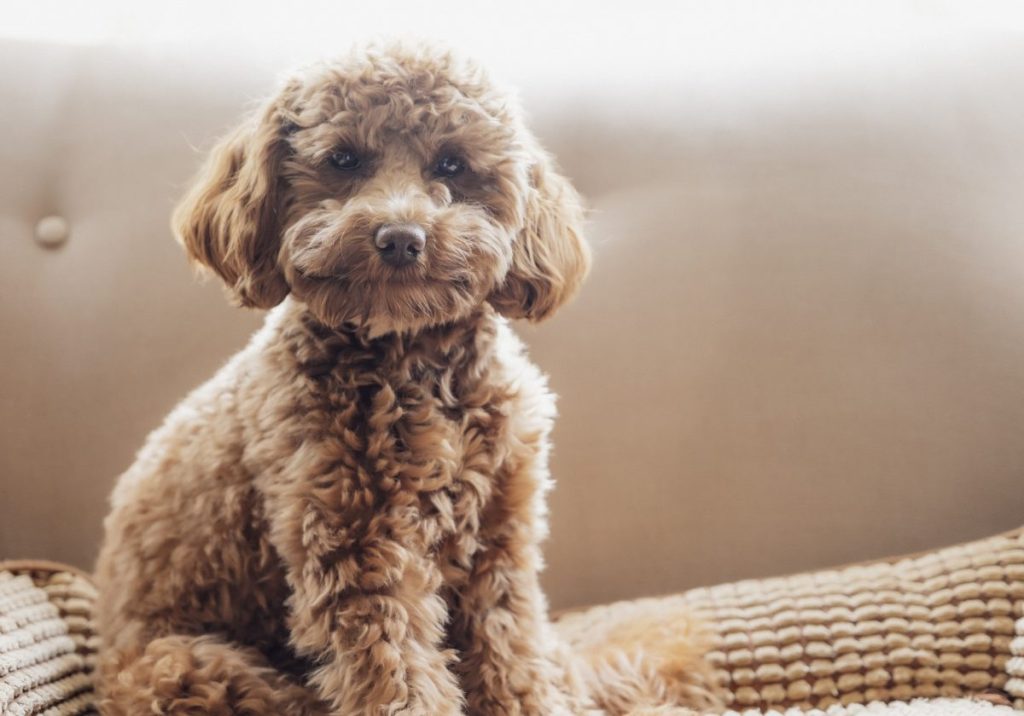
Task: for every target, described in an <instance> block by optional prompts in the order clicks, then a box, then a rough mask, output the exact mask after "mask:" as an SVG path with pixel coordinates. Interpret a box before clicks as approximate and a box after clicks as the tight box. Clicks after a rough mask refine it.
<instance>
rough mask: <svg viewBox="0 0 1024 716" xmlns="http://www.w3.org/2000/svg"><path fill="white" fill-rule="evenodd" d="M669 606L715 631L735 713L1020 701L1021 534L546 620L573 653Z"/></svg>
mask: <svg viewBox="0 0 1024 716" xmlns="http://www.w3.org/2000/svg"><path fill="white" fill-rule="evenodd" d="M681 604H685V605H688V607H689V608H690V609H691V610H692V611H693V612H695V613H696V614H697V615H699V616H700V617H702V618H703V619H704V620H705V621H706V622H707V623H708V624H710V625H711V627H712V629H713V630H714V634H713V637H712V648H711V651H710V653H709V654H708V658H709V660H710V661H711V663H712V664H713V666H714V667H715V669H716V671H717V676H718V680H719V682H720V683H721V685H722V687H723V690H724V692H725V698H726V701H727V704H728V706H729V707H730V708H731V709H734V710H735V711H737V712H741V713H760V712H763V711H770V710H772V709H777V710H779V711H786V710H787V709H789V708H792V707H795V708H798V709H804V710H807V709H812V708H818V709H828V708H829V707H831V706H834V705H839V706H843V705H852V704H866V703H870V702H875V701H880V702H891V701H901V702H907V701H910V700H912V699H915V698H929V699H931V698H936V697H961V696H972V695H978V696H984V697H986V698H991V699H994V700H996V701H1004V702H1007V703H1012V704H1013V705H1014V706H1015V707H1017V708H1024V619H1022V617H1024V530H1018V531H1015V532H1013V533H1009V534H1004V535H1000V536H997V537H993V538H990V539H985V540H981V541H978V542H972V543H969V544H965V545H960V546H957V547H951V548H947V549H942V550H937V551H934V552H929V553H926V554H922V555H917V556H913V557H907V558H901V559H895V560H890V561H883V562H876V563H871V564H863V565H855V566H851V567H846V568H842V569H837V570H831V571H824V572H815V573H811V574H803V575H797V576H792V577H783V578H775V579H764V580H756V581H745V582H738V583H735V584H727V585H722V586H718V587H712V588H708V589H695V590H693V591H690V592H686V593H685V594H682V595H677V596H672V597H663V598H658V599H643V600H638V601H633V602H622V603H619V604H612V605H609V606H604V607H595V608H593V609H590V610H587V611H586V612H581V613H573V614H569V615H566V616H564V617H563V618H562V619H561V620H560V622H559V624H558V627H559V630H560V631H561V632H562V633H563V634H564V635H566V636H567V637H568V638H569V639H570V641H573V642H575V643H576V644H577V645H578V647H579V648H584V649H585V648H586V645H587V644H588V643H594V636H593V635H594V634H595V633H599V632H600V631H601V630H602V629H603V628H605V627H604V625H607V624H609V623H620V624H621V623H622V622H623V621H628V620H630V619H633V618H637V617H642V616H643V615H645V614H646V615H648V620H649V618H650V615H652V614H655V615H656V614H659V613H671V612H672V611H673V606H678V605H681ZM965 707H966V706H965ZM922 708H926V706H922ZM829 713H830V714H831V713H832V711H829ZM871 713H874V712H873V711H872V712H871Z"/></svg>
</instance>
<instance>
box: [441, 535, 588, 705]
mask: <svg viewBox="0 0 1024 716" xmlns="http://www.w3.org/2000/svg"><path fill="white" fill-rule="evenodd" d="M531 532H532V531H531V530H529V529H527V528H526V527H525V526H524V525H518V524H515V523H513V524H508V525H505V526H504V529H502V530H501V531H500V532H498V533H495V534H492V535H490V537H489V539H488V542H489V543H490V544H489V545H488V546H485V547H484V548H483V549H482V550H481V551H480V552H479V553H477V555H476V557H475V559H474V568H473V569H472V571H471V573H470V575H469V579H468V583H467V584H465V585H464V586H463V588H461V589H460V590H459V592H458V594H457V596H456V597H455V599H454V605H455V615H454V618H453V622H452V626H451V630H452V640H453V643H455V644H457V645H458V647H459V651H460V653H459V662H458V666H457V669H458V671H459V675H460V679H461V682H462V685H463V688H464V689H465V691H466V702H467V710H468V712H469V713H470V714H472V716H568V715H570V714H572V715H576V714H581V713H585V712H586V709H585V707H584V703H585V700H584V697H583V695H582V694H581V693H579V692H580V687H579V686H578V685H577V683H576V679H574V678H573V676H572V673H571V667H570V664H569V663H568V660H567V658H565V654H564V653H563V651H562V649H561V648H560V647H559V645H558V643H557V642H556V640H555V637H554V635H553V633H552V629H551V625H550V624H549V622H548V617H547V602H546V600H545V598H544V595H543V592H542V591H541V587H540V584H539V581H538V574H537V571H538V568H539V562H540V556H539V551H538V548H537V546H536V544H535V540H534V539H533V538H532V536H531Z"/></svg>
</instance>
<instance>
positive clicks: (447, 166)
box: [434, 154, 466, 179]
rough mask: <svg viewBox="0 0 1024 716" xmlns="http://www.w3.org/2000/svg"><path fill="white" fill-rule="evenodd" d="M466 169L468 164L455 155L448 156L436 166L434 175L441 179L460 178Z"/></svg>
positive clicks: (441, 159) (438, 161) (442, 158)
mask: <svg viewBox="0 0 1024 716" xmlns="http://www.w3.org/2000/svg"><path fill="white" fill-rule="evenodd" d="M465 169H466V163H465V162H464V161H462V159H460V158H459V157H457V156H455V155H454V154H446V155H444V156H443V157H441V158H440V159H438V160H437V164H435V165H434V174H435V175H437V176H439V177H446V178H449V179H450V178H451V177H455V176H458V175H459V174H461V173H462V172H463V171H465Z"/></svg>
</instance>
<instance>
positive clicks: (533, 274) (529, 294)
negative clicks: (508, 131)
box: [490, 148, 590, 321]
mask: <svg viewBox="0 0 1024 716" xmlns="http://www.w3.org/2000/svg"><path fill="white" fill-rule="evenodd" d="M534 154H535V160H534V163H533V166H532V167H531V168H530V185H529V187H528V188H527V196H526V205H525V210H524V222H523V230H522V231H521V232H520V234H519V236H517V237H516V241H515V244H514V245H513V247H512V266H511V268H510V269H509V272H508V275H507V276H506V277H505V281H504V283H503V284H502V285H501V286H499V287H498V289H497V290H496V291H495V292H494V293H493V294H492V295H491V297H490V301H491V304H492V305H494V307H495V308H497V309H498V311H500V312H501V313H502V314H504V315H506V316H508V317H509V318H526V319H527V320H530V321H540V320H543V319H545V318H547V317H548V316H550V315H551V314H552V313H554V312H555V310H556V309H557V308H558V307H559V306H561V305H562V304H563V303H565V302H566V301H568V300H569V299H570V298H572V296H573V295H574V294H575V293H576V290H577V289H578V288H579V286H580V283H582V282H583V279H584V278H585V277H586V275H587V271H588V270H589V269H590V250H589V249H588V247H587V244H586V242H585V241H584V239H583V207H582V203H581V201H580V197H579V194H577V193H576V190H575V189H574V188H573V186H572V184H570V183H569V180H568V179H566V178H565V177H563V176H562V175H560V174H559V173H558V172H557V171H556V170H555V168H554V166H553V162H552V160H551V157H550V156H548V154H547V153H546V152H544V151H543V150H541V149H539V148H537V149H535V151H534Z"/></svg>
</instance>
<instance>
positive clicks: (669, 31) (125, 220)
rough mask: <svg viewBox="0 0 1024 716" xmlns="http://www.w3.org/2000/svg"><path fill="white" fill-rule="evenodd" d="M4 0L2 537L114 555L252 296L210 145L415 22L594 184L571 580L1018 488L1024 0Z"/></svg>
mask: <svg viewBox="0 0 1024 716" xmlns="http://www.w3.org/2000/svg"><path fill="white" fill-rule="evenodd" d="M3 15H4V16H3V21H2V22H0V287H2V288H0V294H2V297H3V299H2V301H0V558H8V557H37V558H48V559H55V560H62V561H67V562H70V563H72V564H75V565H78V566H80V567H85V568H89V567H91V564H92V560H93V559H94V556H95V553H96V550H97V546H98V540H99V537H100V534H101V522H102V519H103V516H104V514H105V512H106V498H107V495H108V493H109V492H110V490H111V488H112V486H113V483H114V480H115V479H116V477H117V475H118V474H119V473H120V472H121V471H122V470H124V469H125V468H126V467H127V466H128V465H129V464H130V462H131V461H132V458H133V455H134V452H135V451H136V450H137V449H138V447H139V446H140V445H141V443H142V441H143V439H144V437H145V435H146V434H147V433H148V432H149V431H150V430H152V429H153V428H154V427H156V426H157V425H158V424H159V422H160V420H161V419H162V417H163V416H164V415H165V414H166V413H167V412H168V411H169V410H170V409H171V408H172V407H173V406H174V405H175V403H176V402H177V401H178V400H179V399H180V398H181V397H183V396H184V394H185V393H186V392H187V391H188V390H190V389H191V388H192V387H194V386H196V385H198V384H199V383H200V382H202V381H203V380H204V379H206V378H207V377H209V376H210V375H211V374H212V373H213V371H214V370H215V369H216V368H217V367H218V366H219V365H220V364H221V363H223V362H224V361H225V360H226V358H227V357H228V356H229V355H231V354H232V353H233V352H234V351H236V350H237V349H239V348H240V347H241V346H242V345H243V343H244V342H245V340H246V338H247V336H248V335H249V334H250V333H251V332H252V331H253V330H254V329H255V328H256V326H258V325H259V322H260V320H261V316H260V315H259V314H257V313H254V312H247V311H242V310H239V309H233V308H231V307H229V306H228V304H227V302H226V301H225V300H224V298H223V296H222V294H221V291H220V289H219V287H218V286H217V285H215V284H214V283H212V282H211V283H209V284H206V285H200V284H198V283H197V282H196V281H195V280H194V277H193V276H192V274H191V272H190V270H189V268H188V266H187V265H186V262H185V260H184V258H183V256H182V253H181V251H180V250H179V248H178V247H177V246H176V245H175V243H174V241H173V239H172V238H171V236H170V232H169V229H168V216H169V212H170V209H171V207H172V206H173V203H174V201H175V199H176V198H177V197H178V196H179V195H180V194H181V192H182V189H183V187H184V185H185V183H186V182H187V179H188V178H189V176H190V175H191V174H192V173H193V172H194V171H195V169H196V167H197V166H198V163H199V161H200V158H201V156H202V150H203V149H205V148H207V147H208V146H209V145H210V143H211V142H212V141H213V140H214V138H216V137H217V136H218V135H219V134H221V133H223V132H224V131H225V130H226V129H228V128H229V127H231V126H232V125H233V124H234V123H235V122H236V121H237V120H238V118H239V117H240V116H241V115H242V114H243V112H244V111H245V109H246V108H247V107H250V106H252V104H253V102H254V101H256V100H258V99H259V98H260V97H262V96H264V95H266V94H268V93H270V92H271V91H272V90H273V88H274V86H275V84H276V80H277V77H278V76H279V75H280V74H281V73H282V71H284V70H287V69H288V68H290V67H293V66H295V65H299V64H302V63H304V62H308V61H311V60H315V59H318V58H321V57H324V56H329V55H332V54H337V53H339V52H342V51H344V50H345V49H346V48H348V47H349V46H350V45H351V44H352V43H354V42H359V41H365V40H368V39H373V38H381V37H392V36H396V35H397V36H410V35H412V36H418V37H426V38H432V39H436V40H440V41H443V42H446V43H448V44H450V45H452V46H454V47H456V48H458V49H460V50H462V51H464V52H465V53H467V54H470V55H473V56H475V57H477V58H478V59H480V60H481V61H482V62H483V63H484V64H486V65H487V66H488V67H490V68H491V70H492V74H494V75H495V76H496V77H498V78H500V79H501V80H503V81H505V82H507V83H509V84H512V85H514V86H517V87H518V88H519V89H520V94H521V96H522V99H523V102H524V104H525V105H526V107H527V109H528V111H529V113H530V115H531V116H532V120H533V121H532V125H533V128H534V130H535V131H536V132H537V134H538V135H539V136H540V137H541V138H542V140H543V141H544V143H545V144H546V145H547V146H548V147H549V148H550V149H551V150H552V151H553V152H554V153H555V154H556V155H557V156H558V157H559V160H560V162H561V164H562V166H563V168H564V170H565V171H566V173H567V174H568V175H570V176H571V177H572V178H573V179H574V181H575V182H576V184H577V186H578V187H579V188H580V189H581V190H582V192H583V193H584V194H585V196H586V198H587V200H588V202H589V204H590V206H591V214H590V239H591V242H592V244H593V246H594V250H595V268H594V272H593V275H592V278H591V280H590V281H589V283H588V284H587V285H586V287H585V288H584V291H583V293H582V294H581V296H580V298H579V299H578V300H577V301H576V302H575V303H574V304H573V305H572V306H570V307H569V308H567V309H566V310H564V311H563V312H561V313H560V314H559V315H558V316H556V317H555V318H554V319H553V320H552V321H550V322H549V323H547V324H544V325H542V326H539V327H536V328H534V327H527V326H524V327H523V330H522V332H523V334H524V336H525V337H526V339H527V341H528V342H529V344H530V345H531V351H532V355H533V357H534V359H535V360H536V362H538V363H539V364H540V365H541V366H542V367H543V368H544V369H545V370H546V371H547V372H548V373H549V374H550V376H551V382H552V385H553V387H554V389H555V390H556V391H557V392H558V393H559V394H560V396H561V399H560V409H561V418H560V421H559V423H558V427H557V429H556V433H555V452H554V457H553V470H554V473H555V476H556V478H557V481H558V487H557V489H556V491H555V492H554V494H553V495H552V498H551V503H552V504H551V513H552V517H551V523H552V532H551V538H550V540H549V543H548V545H547V557H548V570H547V572H546V575H545V583H546V586H547V588H548V591H549V594H550V596H551V601H552V603H553V606H555V607H556V608H559V607H566V606H570V605H580V604H589V603H595V602H602V601H608V600H611V599H616V598H625V597H633V596H639V595H644V594H655V593H664V592H670V591H676V590H680V589H683V588H687V587H691V586H697V585H706V584H712V583H715V582H721V581H727V580H734V579H738V578H743V577H757V576H766V575H770V574H779V573H786V572H793V571H798V570H805V569H812V568H818V567H823V566H827V565H830V564H837V563H842V562H846V561H856V560H863V559H868V558H873V557H881V556H884V555H887V554H893V553H900V552H906V551H914V550H919V549H925V548H929V547H935V546H940V545H945V544H950V543H954V542H957V541H960V540H966V539H971V538H976V537H981V536H984V535H986V534H989V533H993V532H996V531H999V530H1003V529H1008V528H1012V527H1015V526H1018V525H1019V524H1020V523H1021V522H1022V521H1024V490H1022V489H1021V486H1022V484H1024V480H1022V478H1024V6H1022V5H1021V4H1020V3H1016V2H970V1H968V0H963V1H961V2H943V1H941V0H933V1H931V2H923V1H921V2H913V1H910V0H889V1H887V2H856V3H851V2H829V1H814V0H806V1H804V2H784V1H782V0H774V1H772V2H736V1H732V0H727V1H721V2H711V1H710V0H708V1H707V2H671V3H669V2H666V3H653V2H645V1H643V0H637V1H633V2H629V3H617V4H601V3H593V2H583V1H580V0H577V1H575V2H555V1H554V0H551V1H548V2H537V1H534V0H530V1H526V2H516V3H510V2H505V3H492V2H485V1H483V0H480V1H477V2H469V1H464V2H449V1H445V2H432V3H418V2H412V1H408V2H387V1H378V2H373V3H345V2H330V3H328V2H306V1H303V0H293V1H292V2H287V3H279V2H275V3H271V2H260V1H252V0H250V1H249V2H244V3H241V2H239V3H226V2H217V1H215V0H207V1H205V2H197V1H195V0H190V1H187V2H175V3H160V4H157V3H139V2H127V1H123V0H118V1H113V0H93V1H92V2H90V3H72V2H67V3H53V2H39V1H37V2H33V3H27V2H22V3H12V4H9V5H8V6H7V7H6V8H5V10H4V12H3ZM45 217H59V220H56V221H53V220H51V221H50V222H44V223H43V224H42V225H41V226H40V221H41V220H43V219H44V218H45ZM40 235H41V236H42V237H43V238H44V239H47V240H49V242H50V245H43V244H42V243H40V240H39V237H40Z"/></svg>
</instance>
